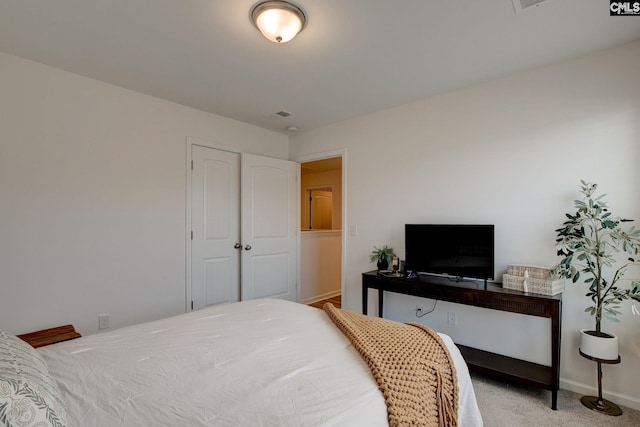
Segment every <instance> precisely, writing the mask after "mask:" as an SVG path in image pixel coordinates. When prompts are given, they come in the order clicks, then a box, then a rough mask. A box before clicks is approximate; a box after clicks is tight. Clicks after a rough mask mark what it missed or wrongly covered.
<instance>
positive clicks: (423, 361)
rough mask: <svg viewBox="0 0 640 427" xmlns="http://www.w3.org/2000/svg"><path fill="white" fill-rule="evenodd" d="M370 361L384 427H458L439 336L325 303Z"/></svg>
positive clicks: (452, 382)
mask: <svg viewBox="0 0 640 427" xmlns="http://www.w3.org/2000/svg"><path fill="white" fill-rule="evenodd" d="M324 310H325V311H326V313H327V315H328V316H329V317H330V318H331V320H333V322H334V323H335V324H336V326H337V327H338V328H339V329H340V330H341V331H342V332H343V333H344V334H345V335H346V336H347V337H348V338H349V340H350V341H351V343H352V344H353V346H354V347H355V348H356V350H357V351H358V353H360V355H361V356H362V357H363V358H364V360H365V361H366V362H367V364H368V365H369V368H370V369H371V373H372V374H373V376H374V378H375V379H376V381H377V383H378V386H379V388H380V390H381V391H382V394H383V395H384V398H385V402H386V404H387V413H388V415H389V426H390V427H399V426H425V427H426V426H434V427H436V426H437V427H442V426H457V425H458V422H457V420H458V382H457V377H456V371H455V367H454V366H453V362H452V360H451V356H450V355H449V352H448V351H447V348H446V346H445V344H444V342H443V341H442V339H441V338H440V336H438V334H436V333H435V332H434V331H432V330H431V329H429V328H427V327H426V326H424V325H420V324H418V323H399V322H394V321H392V320H386V319H381V318H377V317H369V316H365V315H363V314H358V313H353V312H349V311H344V310H341V309H338V308H335V307H334V306H333V305H332V304H331V303H326V304H325V305H324Z"/></svg>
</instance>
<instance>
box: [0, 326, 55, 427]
mask: <svg viewBox="0 0 640 427" xmlns="http://www.w3.org/2000/svg"><path fill="white" fill-rule="evenodd" d="M0 423H3V424H0V425H4V426H6V427H49V426H51V427H65V426H66V424H67V410H66V408H65V406H64V402H63V401H62V397H61V396H60V390H59V389H58V385H57V384H56V382H55V380H54V379H53V378H51V376H50V375H49V370H48V368H47V364H46V363H45V361H44V360H42V358H41V357H40V355H39V354H38V352H36V350H35V349H34V348H33V347H31V346H30V345H29V344H27V343H26V342H24V341H22V340H21V339H20V338H18V337H16V336H14V335H11V334H9V333H7V332H5V331H3V330H2V329H0Z"/></svg>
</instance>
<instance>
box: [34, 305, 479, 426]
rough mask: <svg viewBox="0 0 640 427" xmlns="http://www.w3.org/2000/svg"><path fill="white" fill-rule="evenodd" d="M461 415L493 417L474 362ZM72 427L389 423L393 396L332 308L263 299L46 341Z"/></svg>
mask: <svg viewBox="0 0 640 427" xmlns="http://www.w3.org/2000/svg"><path fill="white" fill-rule="evenodd" d="M443 338H444V340H445V342H446V343H447V346H448V348H449V350H450V352H451V354H452V356H453V359H454V361H455V364H456V369H457V372H458V385H459V389H460V392H459V396H460V405H459V423H460V425H462V426H481V425H482V419H481V417H480V413H479V411H478V407H477V404H476V400H475V395H474V393H473V388H472V385H471V380H470V377H469V372H468V370H467V367H466V365H465V363H464V360H463V359H462V356H461V355H460V352H459V351H458V349H457V348H456V347H455V345H454V344H453V342H452V341H451V339H450V338H449V337H448V336H443ZM38 350H39V351H40V353H41V354H42V356H43V357H44V359H45V360H46V362H47V363H48V365H49V370H50V372H51V374H52V376H53V377H54V378H55V379H56V380H57V381H58V384H59V386H60V389H61V391H62V393H63V397H64V398H65V400H66V403H67V406H68V411H69V421H70V422H69V424H70V426H82V427H88V426H92V427H99V426H105V427H107V426H108V427H115V426H131V427H142V426H189V427H196V426H221V427H227V426H228V427H240V426H252V427H256V426H274V427H275V426H278V427H282V426H301V427H302V426H346V427H357V426H363V427H376V426H387V425H388V424H387V412H386V406H385V403H384V398H383V396H382V394H381V393H380V391H378V387H377V385H376V382H375V380H374V378H373V376H372V375H371V373H370V372H369V369H368V367H367V365H366V363H365V362H364V361H363V360H362V359H361V358H360V356H359V355H358V353H357V352H356V351H355V349H354V348H353V346H352V345H351V344H350V342H349V341H348V339H347V338H346V337H345V336H344V335H343V334H342V333H341V332H340V331H339V330H338V329H337V328H336V327H335V326H334V325H333V323H332V322H331V320H329V318H328V317H327V316H326V315H325V313H324V311H322V310H318V309H315V308H311V307H307V306H304V305H301V304H296V303H291V302H287V301H281V300H253V301H246V302H241V303H237V304H231V305H224V306H216V307H211V308H207V309H204V310H200V311H196V312H192V313H188V314H184V315H180V316H176V317H172V318H168V319H163V320H159V321H155V322H150V323H145V324H141V325H136V326H131V327H127V328H122V329H118V330H114V331H111V332H107V333H101V334H96V335H90V336H87V337H84V338H80V339H77V340H73V341H68V342H63V343H59V344H55V345H52V346H48V347H44V348H40V349H38Z"/></svg>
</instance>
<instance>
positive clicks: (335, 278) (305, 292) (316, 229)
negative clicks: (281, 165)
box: [300, 156, 343, 306]
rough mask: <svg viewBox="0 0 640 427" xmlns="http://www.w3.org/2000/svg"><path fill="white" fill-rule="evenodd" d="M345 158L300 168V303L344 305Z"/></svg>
mask: <svg viewBox="0 0 640 427" xmlns="http://www.w3.org/2000/svg"><path fill="white" fill-rule="evenodd" d="M342 193H343V189H342V156H338V157H330V158H324V159H320V160H313V161H308V162H303V163H301V164H300V230H301V233H300V234H301V237H300V302H302V303H303V304H310V305H312V304H315V305H316V306H317V305H319V304H318V303H319V302H321V301H325V300H329V301H331V302H332V303H334V305H335V304H336V302H338V304H340V303H341V299H340V298H341V294H342V242H343V239H342V217H343V213H342V209H343V206H342V200H343V197H342Z"/></svg>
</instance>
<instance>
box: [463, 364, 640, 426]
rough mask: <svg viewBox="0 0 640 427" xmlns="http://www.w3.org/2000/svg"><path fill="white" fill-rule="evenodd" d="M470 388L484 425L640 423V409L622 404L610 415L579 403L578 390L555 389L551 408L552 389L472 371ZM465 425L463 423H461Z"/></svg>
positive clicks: (620, 424)
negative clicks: (555, 405) (618, 413)
mask: <svg viewBox="0 0 640 427" xmlns="http://www.w3.org/2000/svg"><path fill="white" fill-rule="evenodd" d="M472 381H473V388H474V389H475V392H476V398H477V399H478V406H479V407H480V412H482V418H483V420H484V425H485V427H502V426H504V427H527V426H558V427H586V426H589V427H591V426H593V427H600V426H602V427H618V426H625V427H626V426H640V411H636V410H633V409H629V408H625V407H622V411H623V413H622V415H621V416H619V417H611V416H608V415H602V414H599V413H597V412H594V411H592V410H590V409H588V408H586V407H585V406H583V405H582V403H580V397H582V396H581V395H579V394H576V393H573V392H571V391H567V390H560V392H559V393H558V410H557V411H554V410H552V409H551V392H550V391H547V390H540V389H535V388H529V387H524V386H521V385H518V384H511V383H508V382H503V381H500V380H494V379H491V378H489V377H485V376H483V375H480V374H475V373H473V374H472ZM463 427H464V426H463Z"/></svg>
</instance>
